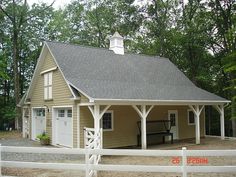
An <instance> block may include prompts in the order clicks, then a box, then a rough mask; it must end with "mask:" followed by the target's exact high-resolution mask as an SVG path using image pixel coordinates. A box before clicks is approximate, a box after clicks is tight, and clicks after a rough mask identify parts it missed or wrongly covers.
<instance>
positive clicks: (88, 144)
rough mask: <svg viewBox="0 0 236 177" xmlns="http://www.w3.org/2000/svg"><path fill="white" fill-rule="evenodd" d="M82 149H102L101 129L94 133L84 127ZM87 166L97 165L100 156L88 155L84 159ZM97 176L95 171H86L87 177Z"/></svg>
mask: <svg viewBox="0 0 236 177" xmlns="http://www.w3.org/2000/svg"><path fill="white" fill-rule="evenodd" d="M84 148H85V149H87V150H90V149H102V128H101V129H100V130H99V131H96V130H95V129H94V128H87V127H84ZM86 160H87V161H88V162H89V164H94V165H97V164H98V162H99V161H100V160H101V155H95V154H90V153H89V155H88V157H87V159H86ZM93 175H94V176H97V171H96V170H91V169H86V177H87V176H89V177H90V176H93Z"/></svg>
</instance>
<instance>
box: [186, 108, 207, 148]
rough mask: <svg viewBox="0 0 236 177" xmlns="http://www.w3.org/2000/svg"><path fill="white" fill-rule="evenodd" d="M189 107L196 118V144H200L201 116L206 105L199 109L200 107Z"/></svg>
mask: <svg viewBox="0 0 236 177" xmlns="http://www.w3.org/2000/svg"><path fill="white" fill-rule="evenodd" d="M189 107H190V108H191V110H192V111H193V113H194V118H195V135H196V144H200V114H201V112H202V110H203V108H204V105H203V106H201V107H199V105H189Z"/></svg>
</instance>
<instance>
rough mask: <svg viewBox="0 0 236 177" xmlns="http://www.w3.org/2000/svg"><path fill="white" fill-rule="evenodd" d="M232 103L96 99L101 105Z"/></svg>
mask: <svg viewBox="0 0 236 177" xmlns="http://www.w3.org/2000/svg"><path fill="white" fill-rule="evenodd" d="M230 102H231V101H229V100H226V101H210V100H145V99H99V98H98V99H94V103H98V104H100V105H107V104H108V105H141V104H142V105H190V104H191V105H218V104H219V103H220V104H224V103H230Z"/></svg>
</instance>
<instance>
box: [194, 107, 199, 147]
mask: <svg viewBox="0 0 236 177" xmlns="http://www.w3.org/2000/svg"><path fill="white" fill-rule="evenodd" d="M196 112H197V114H196V115H195V122H196V126H195V133H196V144H200V113H199V105H197V106H196Z"/></svg>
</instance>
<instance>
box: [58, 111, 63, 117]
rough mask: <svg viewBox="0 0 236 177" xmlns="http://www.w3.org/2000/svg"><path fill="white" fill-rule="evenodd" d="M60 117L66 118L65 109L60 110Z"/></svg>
mask: <svg viewBox="0 0 236 177" xmlns="http://www.w3.org/2000/svg"><path fill="white" fill-rule="evenodd" d="M58 117H65V110H64V109H59V110H58Z"/></svg>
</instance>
